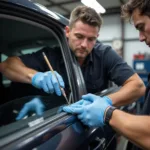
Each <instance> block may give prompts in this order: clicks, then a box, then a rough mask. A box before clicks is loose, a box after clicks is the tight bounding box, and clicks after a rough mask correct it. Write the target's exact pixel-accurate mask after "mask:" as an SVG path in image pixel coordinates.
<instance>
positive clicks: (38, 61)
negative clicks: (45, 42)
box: [19, 47, 60, 72]
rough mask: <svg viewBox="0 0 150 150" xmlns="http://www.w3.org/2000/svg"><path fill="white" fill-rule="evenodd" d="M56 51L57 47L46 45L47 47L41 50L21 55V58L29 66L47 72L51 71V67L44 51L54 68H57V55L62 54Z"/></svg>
mask: <svg viewBox="0 0 150 150" xmlns="http://www.w3.org/2000/svg"><path fill="white" fill-rule="evenodd" d="M56 51H57V50H56ZM56 51H55V49H51V48H49V47H46V48H43V49H41V50H39V51H38V52H34V53H31V54H26V55H22V56H19V58H20V59H21V60H22V62H23V63H24V64H25V65H26V66H27V67H29V68H32V69H34V70H37V71H40V72H45V71H49V68H48V66H47V64H46V62H45V60H44V57H43V54H42V52H44V53H45V54H46V56H47V57H48V59H49V61H50V63H51V64H52V66H53V69H55V68H56V67H55V64H56V63H55V61H56V60H58V58H57V57H58V56H60V55H58V54H57V53H56Z"/></svg>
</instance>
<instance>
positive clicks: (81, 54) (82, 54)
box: [73, 49, 89, 58]
mask: <svg viewBox="0 0 150 150" xmlns="http://www.w3.org/2000/svg"><path fill="white" fill-rule="evenodd" d="M73 52H74V54H75V56H76V57H77V58H85V57H87V55H88V54H89V51H88V50H86V49H76V50H75V51H73Z"/></svg>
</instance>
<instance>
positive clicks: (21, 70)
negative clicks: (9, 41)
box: [0, 57, 37, 84]
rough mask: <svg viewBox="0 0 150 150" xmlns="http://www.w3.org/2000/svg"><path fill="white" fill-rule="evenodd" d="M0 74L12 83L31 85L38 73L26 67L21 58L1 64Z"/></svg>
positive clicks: (12, 58)
mask: <svg viewBox="0 0 150 150" xmlns="http://www.w3.org/2000/svg"><path fill="white" fill-rule="evenodd" d="M0 72H1V73H2V74H3V75H4V76H6V77H7V78H8V79H10V80H11V81H15V82H22V83H29V84H30V83H31V78H32V76H33V75H34V74H35V73H36V72H37V71H36V70H33V69H30V68H28V67H26V66H25V65H24V64H23V63H22V61H21V60H20V58H19V57H10V58H8V59H7V60H6V61H4V62H2V63H1V64H0Z"/></svg>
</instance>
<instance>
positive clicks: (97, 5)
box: [81, 0, 106, 14]
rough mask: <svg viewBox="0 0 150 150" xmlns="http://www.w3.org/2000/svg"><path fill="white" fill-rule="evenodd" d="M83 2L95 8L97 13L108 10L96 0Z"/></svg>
mask: <svg viewBox="0 0 150 150" xmlns="http://www.w3.org/2000/svg"><path fill="white" fill-rule="evenodd" d="M81 3H83V4H84V5H86V6H88V7H91V8H93V9H95V11H96V12H97V13H102V14H103V13H105V12H106V10H105V9H104V7H102V5H100V4H99V3H98V2H97V1H96V0H81Z"/></svg>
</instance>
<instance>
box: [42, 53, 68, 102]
mask: <svg viewBox="0 0 150 150" xmlns="http://www.w3.org/2000/svg"><path fill="white" fill-rule="evenodd" d="M42 54H43V56H44V59H45V61H46V63H47V65H48V67H49V69H50V71H51V72H52V73H53V74H54V76H55V78H56V80H57V82H58V84H59V88H60V90H61V92H62V94H63V96H64V98H65V99H66V102H67V104H68V105H69V101H68V98H67V96H66V93H65V91H64V89H63V88H62V87H61V86H60V83H59V80H58V78H57V76H56V74H55V72H54V70H53V68H52V66H51V64H50V62H49V60H48V58H47V56H46V54H45V53H44V52H43V53H42Z"/></svg>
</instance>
